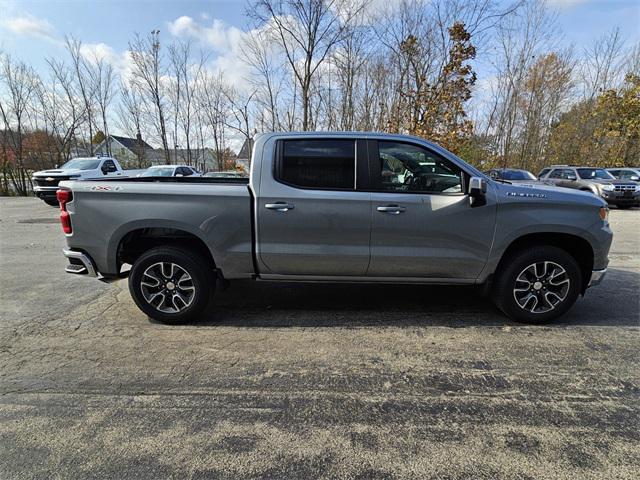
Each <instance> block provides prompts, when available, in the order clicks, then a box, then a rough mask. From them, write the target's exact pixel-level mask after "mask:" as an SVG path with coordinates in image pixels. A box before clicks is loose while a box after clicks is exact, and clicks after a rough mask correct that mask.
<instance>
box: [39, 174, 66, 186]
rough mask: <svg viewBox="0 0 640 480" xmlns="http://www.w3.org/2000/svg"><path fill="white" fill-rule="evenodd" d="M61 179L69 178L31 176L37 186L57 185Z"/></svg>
mask: <svg viewBox="0 0 640 480" xmlns="http://www.w3.org/2000/svg"><path fill="white" fill-rule="evenodd" d="M63 180H69V177H64V176H62V177H33V181H34V182H35V184H36V185H37V186H39V187H57V186H58V183H60V182H62V181H63Z"/></svg>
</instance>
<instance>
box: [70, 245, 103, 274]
mask: <svg viewBox="0 0 640 480" xmlns="http://www.w3.org/2000/svg"><path fill="white" fill-rule="evenodd" d="M62 253H64V256H65V257H67V258H68V259H74V260H76V262H75V263H69V265H67V267H66V268H65V269H64V271H65V272H67V273H74V274H76V275H88V276H90V277H97V276H98V274H97V272H96V269H95V267H94V266H93V261H92V260H91V258H90V257H89V255H86V254H84V253H82V252H76V251H74V250H69V249H68V248H64V249H63V250H62ZM78 262H79V263H78Z"/></svg>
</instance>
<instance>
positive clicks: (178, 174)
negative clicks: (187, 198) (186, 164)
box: [176, 173, 184, 177]
mask: <svg viewBox="0 0 640 480" xmlns="http://www.w3.org/2000/svg"><path fill="white" fill-rule="evenodd" d="M176 177H184V175H182V174H181V173H176Z"/></svg>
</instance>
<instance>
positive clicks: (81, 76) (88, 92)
mask: <svg viewBox="0 0 640 480" xmlns="http://www.w3.org/2000/svg"><path fill="white" fill-rule="evenodd" d="M66 47H67V51H68V52H69V55H70V56H71V66H72V70H73V73H74V75H75V81H76V83H77V86H78V93H79V94H80V98H81V99H82V102H83V105H84V111H85V113H86V121H87V122H86V126H87V132H88V136H89V138H88V140H89V141H88V142H85V144H86V145H88V150H89V154H90V155H93V132H94V125H95V111H94V110H95V109H94V102H95V96H96V92H95V90H94V86H95V85H94V83H93V82H92V81H91V80H92V79H91V74H90V68H89V67H88V65H87V62H86V59H85V58H84V56H83V54H82V42H80V41H79V40H76V39H74V38H73V37H67V38H66Z"/></svg>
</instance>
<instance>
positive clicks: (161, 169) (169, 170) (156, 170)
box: [138, 165, 202, 177]
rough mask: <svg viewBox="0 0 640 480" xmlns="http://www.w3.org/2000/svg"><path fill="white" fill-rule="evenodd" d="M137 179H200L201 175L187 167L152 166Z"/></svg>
mask: <svg viewBox="0 0 640 480" xmlns="http://www.w3.org/2000/svg"><path fill="white" fill-rule="evenodd" d="M138 176H139V177H201V176H202V173H200V172H199V171H198V170H196V169H195V168H193V167H190V166H189V165H154V166H153V167H149V168H147V170H146V171H145V172H142V173H141V174H140V175H138Z"/></svg>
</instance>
